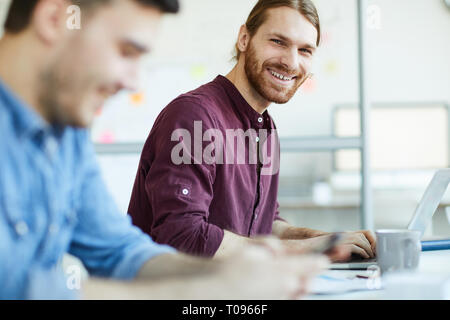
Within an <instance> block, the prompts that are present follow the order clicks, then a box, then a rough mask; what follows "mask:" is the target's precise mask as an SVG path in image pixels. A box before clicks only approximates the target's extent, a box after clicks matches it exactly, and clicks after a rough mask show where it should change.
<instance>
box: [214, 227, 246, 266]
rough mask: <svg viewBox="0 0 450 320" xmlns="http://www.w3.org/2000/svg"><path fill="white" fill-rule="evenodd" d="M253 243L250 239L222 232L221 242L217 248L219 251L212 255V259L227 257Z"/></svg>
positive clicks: (225, 231)
mask: <svg viewBox="0 0 450 320" xmlns="http://www.w3.org/2000/svg"><path fill="white" fill-rule="evenodd" d="M254 242H255V241H254V240H253V239H251V238H247V237H243V236H240V235H237V234H235V233H232V232H230V231H227V230H224V236H223V240H222V242H221V244H220V246H219V249H218V250H217V252H216V254H215V255H214V259H220V258H223V257H227V256H229V255H230V254H232V253H233V252H236V250H238V249H240V248H242V247H243V246H247V245H249V244H251V243H254Z"/></svg>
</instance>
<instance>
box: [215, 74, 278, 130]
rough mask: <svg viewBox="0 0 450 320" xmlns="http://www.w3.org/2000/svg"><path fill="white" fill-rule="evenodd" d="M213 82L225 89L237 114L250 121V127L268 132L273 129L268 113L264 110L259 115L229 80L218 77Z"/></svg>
mask: <svg viewBox="0 0 450 320" xmlns="http://www.w3.org/2000/svg"><path fill="white" fill-rule="evenodd" d="M214 81H215V82H217V83H219V84H220V85H221V86H222V87H224V88H225V91H226V92H227V94H228V96H229V97H230V99H231V100H233V102H234V107H235V108H236V109H237V111H238V112H239V113H241V114H244V115H245V116H246V117H247V118H248V119H250V121H251V123H252V126H254V127H256V128H259V129H261V128H266V129H269V130H270V129H272V128H274V124H273V122H272V119H271V117H270V115H269V112H268V111H267V110H266V111H264V113H263V114H260V113H258V112H257V111H256V110H255V109H253V108H252V107H251V106H250V104H248V102H247V100H245V98H244V97H243V96H242V95H241V93H240V92H239V90H238V89H237V88H236V86H235V85H234V84H233V83H232V82H231V81H230V80H228V79H227V78H226V77H224V76H221V75H219V76H217V77H216V79H215V80H214Z"/></svg>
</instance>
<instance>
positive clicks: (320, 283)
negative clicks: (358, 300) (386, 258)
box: [309, 273, 382, 295]
mask: <svg viewBox="0 0 450 320" xmlns="http://www.w3.org/2000/svg"><path fill="white" fill-rule="evenodd" d="M309 289H310V290H309V291H310V293H311V294H315V295H326V294H339V293H346V292H354V291H369V290H379V289H382V288H381V280H380V278H376V279H375V278H369V279H360V278H357V277H348V276H340V275H338V274H336V273H335V274H330V273H327V274H323V275H320V276H318V277H316V278H315V279H314V280H312V282H311V284H310V287H309Z"/></svg>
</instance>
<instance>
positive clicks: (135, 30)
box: [0, 0, 326, 299]
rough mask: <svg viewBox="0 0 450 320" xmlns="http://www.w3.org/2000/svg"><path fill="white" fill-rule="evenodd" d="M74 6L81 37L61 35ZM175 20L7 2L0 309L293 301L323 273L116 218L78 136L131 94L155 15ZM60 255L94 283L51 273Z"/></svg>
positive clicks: (114, 5) (92, 1)
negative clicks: (4, 305) (227, 251)
mask: <svg viewBox="0 0 450 320" xmlns="http://www.w3.org/2000/svg"><path fill="white" fill-rule="evenodd" d="M72 5H78V6H79V8H80V9H81V13H82V20H81V25H80V27H81V29H78V28H75V29H72V28H68V26H67V19H68V14H67V12H68V8H69V7H70V6H72ZM176 11H178V3H177V1H176V0H79V1H75V0H73V1H69V0H27V1H23V0H14V1H13V2H12V5H11V8H10V11H9V14H8V18H7V22H6V25H5V31H6V32H5V35H4V37H3V38H2V39H1V40H0V163H1V167H0V257H1V262H0V299H35V298H39V299H46V298H58V299H64V298H76V297H81V298H147V299H161V298H163V299H164V298H166V299H197V298H203V299H205V298H208V299H222V298H223V299H226V298H235V299H239V298H240V299H259V298H265V299H267V298H268V299H270V298H276V299H278V298H295V297H297V296H298V294H302V293H303V292H304V289H305V286H304V283H303V282H304V281H305V280H307V279H308V278H310V277H311V276H313V275H314V274H315V273H316V272H318V271H319V270H320V269H321V268H322V267H323V266H324V264H326V260H324V259H322V258H318V257H303V258H297V257H293V256H288V255H284V254H283V253H281V252H280V250H275V253H269V252H268V251H267V250H266V249H262V248H260V247H256V248H255V247H254V248H248V249H245V250H242V251H241V252H240V253H237V254H236V255H235V257H234V259H229V260H224V261H221V262H220V263H218V262H213V261H206V260H202V259H200V258H194V257H189V256H187V255H183V254H179V253H177V252H176V251H175V250H174V249H172V248H171V247H168V246H164V245H159V244H156V243H154V242H153V241H152V240H151V238H150V237H148V236H147V235H145V234H143V233H142V232H141V231H140V230H139V229H137V228H135V227H133V226H132V225H131V223H130V221H129V219H127V217H126V216H125V215H122V214H121V213H119V212H118V209H117V208H116V206H115V205H114V201H113V199H112V198H111V197H110V195H109V193H108V192H107V190H106V188H105V185H104V183H103V180H102V178H101V175H100V170H99V168H98V165H97V163H96V160H95V154H94V150H93V148H92V144H91V142H90V139H89V134H88V131H87V130H86V128H87V127H88V126H89V125H90V124H91V123H92V121H93V119H94V114H95V112H96V110H98V108H100V107H101V106H102V105H103V103H104V102H105V99H107V98H108V97H110V96H112V95H114V94H115V93H117V92H118V91H119V90H122V89H129V90H132V89H133V88H134V87H135V85H136V82H137V74H138V68H139V64H138V62H139V59H140V57H141V56H142V55H143V54H145V53H147V52H148V51H149V50H150V49H151V46H152V42H153V39H154V38H155V32H156V28H157V24H158V21H159V20H160V18H161V15H162V14H163V13H164V12H176ZM66 252H69V253H71V254H72V255H74V256H76V257H78V258H79V259H80V260H81V261H82V262H83V264H84V266H85V267H86V268H87V270H88V271H89V273H90V275H92V276H94V277H96V278H95V279H92V278H91V279H89V280H88V281H87V282H86V283H84V284H83V286H82V288H81V291H71V290H70V289H72V288H70V287H69V286H68V285H67V283H66V281H65V280H64V279H63V277H62V273H61V272H60V271H58V270H56V269H55V267H56V266H57V264H58V261H59V260H60V259H61V258H62V256H63V255H64V254H65V253H66ZM274 254H276V255H277V259H273V255H274ZM200 275H201V277H200ZM274 275H276V276H274ZM105 278H110V279H115V280H116V281H111V280H106V279H105ZM131 279H139V281H127V282H124V281H121V280H131ZM261 279H264V281H261Z"/></svg>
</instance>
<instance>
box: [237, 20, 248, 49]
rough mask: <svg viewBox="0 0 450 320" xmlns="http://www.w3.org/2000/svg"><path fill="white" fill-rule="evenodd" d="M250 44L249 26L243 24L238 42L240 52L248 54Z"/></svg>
mask: <svg viewBox="0 0 450 320" xmlns="http://www.w3.org/2000/svg"><path fill="white" fill-rule="evenodd" d="M249 42H250V34H249V33H248V30H247V26H246V25H245V24H243V25H242V26H241V28H240V29H239V36H238V42H237V46H238V48H239V51H240V52H246V51H247V47H248V43H249Z"/></svg>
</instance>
